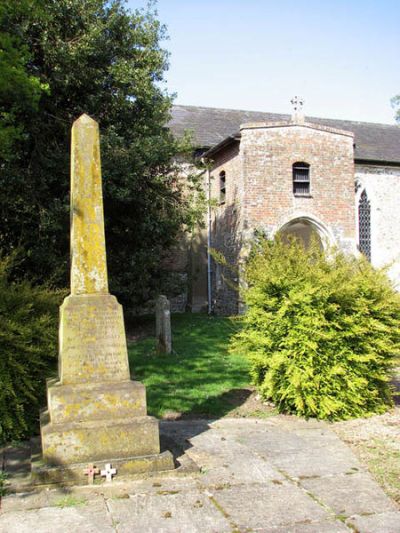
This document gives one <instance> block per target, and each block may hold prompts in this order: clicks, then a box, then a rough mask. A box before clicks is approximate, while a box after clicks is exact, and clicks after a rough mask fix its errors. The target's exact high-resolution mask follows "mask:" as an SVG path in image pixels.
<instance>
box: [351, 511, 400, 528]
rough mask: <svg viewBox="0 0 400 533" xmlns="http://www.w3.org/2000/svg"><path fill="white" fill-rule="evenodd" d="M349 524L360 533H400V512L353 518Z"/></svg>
mask: <svg viewBox="0 0 400 533" xmlns="http://www.w3.org/2000/svg"><path fill="white" fill-rule="evenodd" d="M347 523H348V524H350V525H351V526H353V530H354V529H355V530H356V531H357V532H358V533H400V512H399V511H397V512H396V511H392V512H389V513H378V514H372V515H368V516H353V517H351V518H350V519H349V520H348V521H347Z"/></svg>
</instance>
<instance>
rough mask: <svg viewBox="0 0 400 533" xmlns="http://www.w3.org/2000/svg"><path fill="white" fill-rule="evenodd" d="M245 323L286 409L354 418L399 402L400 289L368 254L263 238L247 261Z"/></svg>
mask: <svg viewBox="0 0 400 533" xmlns="http://www.w3.org/2000/svg"><path fill="white" fill-rule="evenodd" d="M245 277H246V282H247V288H246V289H245V290H244V295H243V296H244V299H245V302H246V305H247V312H246V314H245V316H244V318H243V329H242V330H241V331H240V332H239V334H238V335H237V336H236V338H235V340H234V347H235V349H238V348H239V349H241V350H243V351H244V352H245V353H246V354H247V356H248V357H249V358H250V360H251V365H252V371H251V372H252V377H253V380H254V383H255V384H256V385H257V386H258V387H259V389H260V392H261V394H262V396H263V397H264V398H266V399H269V400H272V401H273V402H274V403H275V404H276V405H277V407H278V408H279V410H280V411H281V412H291V413H296V414H299V415H302V416H305V417H311V416H312V417H317V418H323V419H346V418H350V417H356V416H365V415H369V414H372V413H381V412H383V411H384V410H386V409H387V406H388V405H391V401H392V400H391V393H390V387H389V385H388V379H389V369H390V367H391V365H392V364H393V359H394V357H395V356H398V355H399V353H400V296H399V294H398V293H397V292H396V291H395V290H394V289H393V288H392V286H391V284H390V282H389V280H388V278H387V277H386V275H385V272H384V271H379V270H375V269H374V268H372V267H371V265H370V264H369V263H368V261H367V260H366V259H365V258H364V257H361V258H358V259H357V258H354V257H350V256H346V255H344V254H343V253H339V252H337V251H335V252H333V251H332V253H331V254H330V256H329V257H328V256H326V255H325V254H324V252H322V251H321V250H320V249H319V248H318V246H317V245H316V244H314V246H312V247H311V249H310V250H305V249H304V248H303V246H302V245H301V244H300V243H299V242H298V241H296V240H294V241H293V242H291V244H290V245H288V244H285V243H283V242H281V241H280V240H279V239H278V240H275V241H266V240H265V241H261V242H260V243H258V245H257V246H256V247H255V248H254V250H253V253H252V255H251V258H250V260H249V262H248V264H247V268H246V274H245Z"/></svg>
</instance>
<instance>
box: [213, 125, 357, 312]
mask: <svg viewBox="0 0 400 533" xmlns="http://www.w3.org/2000/svg"><path fill="white" fill-rule="evenodd" d="M213 158H214V163H213V167H212V171H211V178H212V179H211V191H212V198H213V199H214V201H215V202H216V203H217V204H218V201H219V174H220V172H221V171H224V172H225V175H226V201H225V203H224V204H222V205H221V204H218V205H217V206H216V207H215V208H214V209H213V217H212V246H213V247H214V248H216V249H217V250H219V251H220V252H221V253H223V255H224V256H225V258H226V260H227V261H228V262H229V264H231V265H234V266H235V267H239V262H240V259H241V257H243V254H244V249H245V244H246V240H248V239H250V238H251V235H252V233H253V231H254V230H255V229H261V230H263V231H265V233H266V234H267V235H270V236H272V235H273V234H274V233H275V232H277V231H278V230H279V229H281V228H282V226H284V225H285V224H286V223H288V222H289V221H290V220H294V219H296V218H302V219H304V218H305V217H306V218H307V219H308V220H311V221H313V220H314V221H316V223H318V224H319V225H320V227H323V228H326V230H327V234H329V235H330V237H331V241H332V244H337V245H338V246H339V247H340V248H342V249H344V250H346V251H352V252H354V251H355V249H356V213H355V206H354V147H353V135H352V134H351V133H349V132H344V131H340V130H335V129H332V128H328V127H325V126H320V125H314V124H301V123H293V122H281V123H266V124H261V123H255V124H245V125H243V126H242V127H241V140H240V143H239V142H235V143H233V144H231V145H230V146H228V147H225V148H224V149H222V150H220V151H219V152H217V153H216V154H215V155H214V156H213ZM296 162H304V163H308V164H309V165H310V181H311V189H310V195H309V196H308V197H296V196H295V195H294V194H293V175H292V166H293V164H294V163H296ZM212 280H213V283H212V287H213V299H214V309H215V311H216V312H217V313H220V314H233V313H237V312H238V309H239V305H240V304H239V299H238V293H237V291H234V290H232V288H231V284H232V282H233V283H236V284H237V283H238V276H237V274H235V273H232V272H230V270H229V269H227V268H226V267H221V266H218V265H216V264H215V263H214V267H213V276H212Z"/></svg>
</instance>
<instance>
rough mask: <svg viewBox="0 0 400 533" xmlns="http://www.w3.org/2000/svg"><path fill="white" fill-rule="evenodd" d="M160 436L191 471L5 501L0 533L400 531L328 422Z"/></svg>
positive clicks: (390, 506) (231, 422)
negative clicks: (188, 462) (179, 455)
mask: <svg viewBox="0 0 400 533" xmlns="http://www.w3.org/2000/svg"><path fill="white" fill-rule="evenodd" d="M161 436H162V438H163V439H164V442H166V443H168V442H170V443H171V442H173V443H174V447H175V448H176V450H178V452H179V453H180V454H181V456H182V453H183V452H185V454H184V457H186V458H187V459H188V460H189V461H192V463H193V464H194V463H196V465H197V471H198V472H197V473H195V472H194V471H193V469H191V470H186V471H184V472H183V474H182V472H181V473H180V472H179V471H176V472H173V473H172V472H170V473H168V474H167V475H165V474H163V475H161V474H160V475H157V476H156V477H151V478H148V479H136V480H126V479H125V480H124V479H123V478H120V479H114V481H113V482H112V483H108V484H102V485H93V486H81V487H68V488H64V489H62V488H60V489H48V490H44V491H42V492H30V493H20V494H17V495H9V496H7V497H6V498H3V500H2V507H1V509H0V531H1V533H3V532H4V533H14V532H18V533H21V532H22V533H25V532H28V531H29V533H31V532H35V533H47V532H49V533H50V532H51V533H58V532H61V531H62V532H63V533H64V532H65V531H67V532H68V531H69V530H71V531H79V532H83V533H86V532H97V531H98V532H101V533H103V532H105V533H108V532H109V531H114V532H115V533H124V532H129V533H135V532H138V533H139V532H140V533H180V532H182V533H197V532H199V533H225V532H229V533H232V532H233V531H235V532H240V533H248V532H250V531H252V532H257V533H273V532H275V533H290V532H293V533H345V532H349V531H353V532H354V530H357V531H358V532H359V533H367V532H373V533H400V511H399V510H398V508H397V506H396V505H395V504H394V502H392V501H391V500H390V499H389V498H388V497H387V496H386V495H385V494H384V493H383V492H382V490H381V489H380V488H379V486H378V485H377V484H376V482H375V481H374V480H373V479H372V477H371V476H370V474H369V473H368V472H367V471H366V470H365V469H364V468H363V467H362V466H361V465H360V463H359V462H358V460H357V459H356V457H355V456H354V455H353V453H352V452H351V450H350V449H349V448H348V447H347V446H346V445H345V444H344V443H343V442H342V441H341V440H340V439H339V438H338V437H337V436H336V435H335V434H334V433H333V432H332V431H331V429H330V428H329V425H328V424H324V423H321V422H315V421H308V422H307V421H303V420H301V419H295V418H294V417H287V418H286V417H281V416H278V417H273V418H271V419H267V420H251V419H250V420H249V419H221V420H218V421H204V420H197V421H184V420H183V421H171V422H162V423H161ZM15 457H18V454H17V455H15ZM20 457H21V462H22V461H23V460H24V459H23V453H22V451H21V454H20ZM11 466H12V468H14V471H15V473H16V474H18V476H19V475H22V470H20V469H19V464H18V460H17V461H16V463H15V464H11ZM25 466H26V465H25ZM345 520H347V521H346V523H344V521H345Z"/></svg>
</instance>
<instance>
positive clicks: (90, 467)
mask: <svg viewBox="0 0 400 533" xmlns="http://www.w3.org/2000/svg"><path fill="white" fill-rule="evenodd" d="M83 473H84V474H85V476H87V477H88V483H89V485H93V482H94V476H95V475H96V474H99V473H100V470H99V469H98V468H96V467H95V466H94V464H93V463H89V464H88V466H87V468H85V470H84V471H83Z"/></svg>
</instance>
